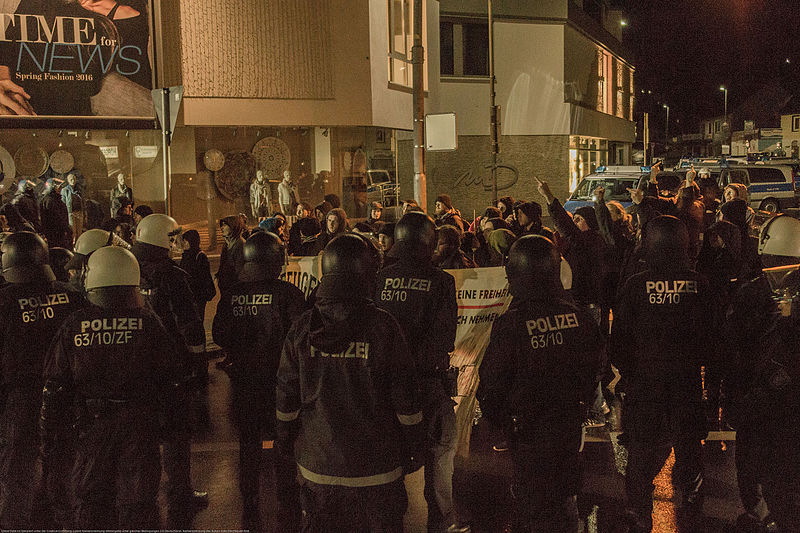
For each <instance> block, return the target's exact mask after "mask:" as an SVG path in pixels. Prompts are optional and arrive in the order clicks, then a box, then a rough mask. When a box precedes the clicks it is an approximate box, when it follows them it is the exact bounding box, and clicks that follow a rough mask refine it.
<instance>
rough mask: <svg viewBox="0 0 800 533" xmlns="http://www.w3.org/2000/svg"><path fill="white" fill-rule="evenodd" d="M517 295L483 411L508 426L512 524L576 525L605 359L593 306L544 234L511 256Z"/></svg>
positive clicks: (501, 324)
mask: <svg viewBox="0 0 800 533" xmlns="http://www.w3.org/2000/svg"><path fill="white" fill-rule="evenodd" d="M506 274H507V276H508V282H509V289H510V291H511V294H512V296H513V297H514V301H513V305H512V307H511V308H510V309H509V311H508V312H506V313H505V314H504V315H503V316H501V317H499V318H498V319H497V320H496V321H495V323H494V325H493V326H492V335H491V339H490V341H489V346H488V347H487V349H486V354H485V355H484V359H483V362H482V363H481V366H480V385H479V387H478V399H479V401H480V404H481V410H482V411H483V414H484V415H485V416H486V417H487V418H488V419H489V420H490V421H491V422H492V423H493V424H495V425H496V426H498V427H500V428H502V429H504V430H505V431H506V433H507V434H508V435H509V436H510V446H511V450H512V460H513V464H514V495H515V499H516V512H515V518H514V531H517V530H519V531H548V532H554V533H556V532H558V533H561V532H564V533H566V532H569V533H574V532H575V531H577V528H578V524H579V518H578V507H577V504H576V495H577V494H578V491H579V488H580V483H579V477H580V472H579V461H578V460H579V449H580V444H581V432H582V429H581V423H582V421H583V418H584V415H585V408H584V407H583V405H582V402H583V403H585V402H590V401H591V400H592V398H593V395H594V391H595V389H596V388H597V384H598V383H599V381H600V376H601V373H602V370H603V368H604V365H605V339H604V338H603V336H602V335H601V333H600V329H599V327H598V326H597V322H596V321H595V319H594V317H593V315H592V314H591V312H590V311H589V309H587V308H585V307H583V306H579V305H577V304H576V303H574V302H573V301H572V299H571V298H570V297H569V296H567V293H566V291H565V290H564V288H563V287H562V284H561V255H560V254H559V253H558V250H557V249H556V246H555V245H554V244H553V242H552V241H550V240H549V239H547V238H545V237H541V236H538V235H529V236H525V237H523V238H521V239H519V240H518V241H517V242H515V243H514V245H513V246H512V247H511V250H510V252H509V259H508V263H507V264H506Z"/></svg>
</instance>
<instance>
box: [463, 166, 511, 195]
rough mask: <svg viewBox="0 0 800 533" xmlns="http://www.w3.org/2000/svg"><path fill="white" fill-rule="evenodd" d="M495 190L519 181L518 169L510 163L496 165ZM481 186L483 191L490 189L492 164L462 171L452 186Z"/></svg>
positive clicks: (508, 187)
mask: <svg viewBox="0 0 800 533" xmlns="http://www.w3.org/2000/svg"><path fill="white" fill-rule="evenodd" d="M496 168H497V190H498V191H502V190H505V189H510V188H511V187H513V186H514V184H516V183H517V181H519V170H517V169H516V167H513V166H511V165H503V164H499V165H497V167H496ZM458 186H462V187H482V188H483V190H484V191H491V190H492V164H491V163H487V164H485V165H483V167H476V168H474V169H471V170H467V171H465V172H462V173H461V174H460V175H459V176H458V177H457V178H456V179H455V181H454V182H453V187H458Z"/></svg>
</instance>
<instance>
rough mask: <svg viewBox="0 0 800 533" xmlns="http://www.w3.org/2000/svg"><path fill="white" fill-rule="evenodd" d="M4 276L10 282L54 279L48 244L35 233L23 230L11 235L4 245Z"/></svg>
mask: <svg viewBox="0 0 800 533" xmlns="http://www.w3.org/2000/svg"><path fill="white" fill-rule="evenodd" d="M2 252H3V259H2V262H3V277H4V278H5V280H6V281H7V282H9V283H29V282H32V281H53V280H55V279H56V276H55V274H53V269H51V268H50V265H49V261H50V258H49V255H48V252H47V244H46V243H45V242H44V240H42V238H41V237H39V236H38V235H36V234H35V233H29V232H27V231H21V232H18V233H13V234H11V235H9V236H8V237H7V238H6V240H5V241H3V246H2Z"/></svg>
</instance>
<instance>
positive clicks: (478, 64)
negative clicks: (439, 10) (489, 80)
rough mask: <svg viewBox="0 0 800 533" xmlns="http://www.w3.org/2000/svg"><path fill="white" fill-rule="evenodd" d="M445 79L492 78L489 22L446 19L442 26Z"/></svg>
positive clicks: (442, 62) (441, 37)
mask: <svg viewBox="0 0 800 533" xmlns="http://www.w3.org/2000/svg"><path fill="white" fill-rule="evenodd" d="M439 44H440V51H441V74H442V76H481V77H485V76H488V75H489V25H488V21H487V20H485V19H484V20H464V19H461V18H454V19H453V20H448V19H445V20H443V21H442V22H441V23H440V26H439Z"/></svg>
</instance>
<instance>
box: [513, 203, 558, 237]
mask: <svg viewBox="0 0 800 533" xmlns="http://www.w3.org/2000/svg"><path fill="white" fill-rule="evenodd" d="M514 220H515V221H516V223H517V224H518V233H517V236H518V237H524V236H525V235H541V236H542V237H546V238H548V239H550V240H553V231H552V230H551V229H550V228H546V227H544V226H543V225H542V206H540V205H539V204H538V203H536V202H523V203H520V204H517V205H516V206H515V207H514ZM509 229H511V228H509Z"/></svg>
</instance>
